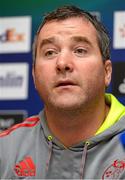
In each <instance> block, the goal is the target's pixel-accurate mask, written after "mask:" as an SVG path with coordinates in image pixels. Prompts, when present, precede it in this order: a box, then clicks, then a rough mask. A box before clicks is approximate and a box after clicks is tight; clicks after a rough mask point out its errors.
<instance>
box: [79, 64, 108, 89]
mask: <svg viewBox="0 0 125 180" xmlns="http://www.w3.org/2000/svg"><path fill="white" fill-rule="evenodd" d="M81 76H82V79H83V82H84V81H85V82H86V83H88V84H90V85H91V84H93V85H94V84H95V85H99V84H98V83H101V84H102V83H104V81H105V72H104V67H103V64H98V63H94V64H92V63H89V65H88V64H87V65H86V66H84V68H83V69H82V70H81Z"/></svg>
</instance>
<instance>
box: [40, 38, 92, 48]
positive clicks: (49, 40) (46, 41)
mask: <svg viewBox="0 0 125 180" xmlns="http://www.w3.org/2000/svg"><path fill="white" fill-rule="evenodd" d="M71 41H73V42H78V43H80V42H81V43H85V44H87V45H89V46H92V43H91V42H90V41H89V40H88V38H86V37H84V36H72V37H71ZM56 42H57V39H56V38H55V37H50V38H47V39H43V40H42V41H41V42H40V49H42V47H43V46H45V45H47V44H56Z"/></svg>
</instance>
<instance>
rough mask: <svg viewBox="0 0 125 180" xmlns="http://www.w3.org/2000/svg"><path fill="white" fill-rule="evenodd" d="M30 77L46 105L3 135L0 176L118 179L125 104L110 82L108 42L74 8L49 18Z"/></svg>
mask: <svg viewBox="0 0 125 180" xmlns="http://www.w3.org/2000/svg"><path fill="white" fill-rule="evenodd" d="M33 55H34V62H33V78H34V82H35V87H36V89H37V91H38V93H39V95H40V97H41V98H42V100H43V101H44V104H45V107H44V110H43V111H42V112H40V113H39V115H38V116H34V117H31V118H28V119H26V120H25V121H24V122H23V123H22V124H19V125H16V126H14V127H12V128H11V129H9V130H7V131H5V132H3V133H1V135H0V177H1V178H3V179H6V178H8V179H12V178H13V179H16V178H22V179H23V178H29V179H113V178H114V179H121V178H125V152H124V149H123V147H122V145H121V143H120V141H119V136H120V134H121V133H122V132H123V131H124V130H125V107H124V106H123V105H122V104H120V103H119V102H118V101H117V99H116V98H115V97H114V96H113V95H111V94H105V89H106V88H107V87H108V85H109V84H110V81H111V73H112V64H111V60H110V53H109V37H108V35H107V32H106V30H105V28H104V27H103V25H102V24H101V23H100V22H98V21H97V20H96V18H95V17H94V16H92V15H91V14H89V13H88V12H85V11H83V10H81V9H79V8H77V7H74V6H64V7H61V8H59V9H57V10H56V11H54V12H51V13H50V14H48V15H47V16H46V17H45V19H44V21H43V23H42V24H41V26H40V28H39V30H38V32H37V34H36V37H35V41H34V49H33Z"/></svg>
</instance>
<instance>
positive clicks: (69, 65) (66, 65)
mask: <svg viewBox="0 0 125 180" xmlns="http://www.w3.org/2000/svg"><path fill="white" fill-rule="evenodd" d="M56 70H57V72H58V73H66V72H72V71H73V59H72V56H71V55H70V54H69V53H62V54H60V56H59V57H58V59H57V61H56Z"/></svg>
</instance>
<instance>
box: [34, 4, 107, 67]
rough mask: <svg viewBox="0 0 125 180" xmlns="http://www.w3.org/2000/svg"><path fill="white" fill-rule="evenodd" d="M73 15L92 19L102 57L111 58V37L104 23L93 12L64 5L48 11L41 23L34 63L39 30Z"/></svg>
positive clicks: (35, 41)
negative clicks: (49, 23) (47, 24)
mask: <svg viewBox="0 0 125 180" xmlns="http://www.w3.org/2000/svg"><path fill="white" fill-rule="evenodd" d="M72 17H81V18H84V19H87V20H88V21H90V22H91V23H92V24H93V26H94V27H95V29H96V31H97V40H98V45H99V48H100V51H101V54H102V59H103V60H104V61H105V60H107V59H110V39H109V35H108V32H107V30H106V28H105V27H104V25H103V24H102V23H101V22H100V21H99V20H98V19H97V18H96V17H95V16H94V15H92V14H91V13H89V12H87V11H85V10H82V9H80V8H78V7H76V6H62V7H60V8H58V9H56V10H55V11H52V12H50V13H48V14H47V15H46V16H45V17H44V20H43V22H42V23H41V24H40V26H39V28H38V30H37V33H36V35H35V38H34V43H33V64H35V59H36V51H37V40H38V36H39V32H40V30H41V29H42V27H43V26H44V25H45V24H46V23H48V22H51V21H63V20H65V19H69V18H72Z"/></svg>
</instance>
